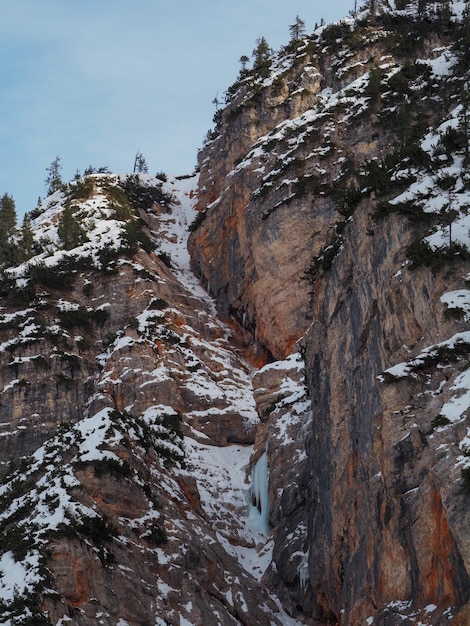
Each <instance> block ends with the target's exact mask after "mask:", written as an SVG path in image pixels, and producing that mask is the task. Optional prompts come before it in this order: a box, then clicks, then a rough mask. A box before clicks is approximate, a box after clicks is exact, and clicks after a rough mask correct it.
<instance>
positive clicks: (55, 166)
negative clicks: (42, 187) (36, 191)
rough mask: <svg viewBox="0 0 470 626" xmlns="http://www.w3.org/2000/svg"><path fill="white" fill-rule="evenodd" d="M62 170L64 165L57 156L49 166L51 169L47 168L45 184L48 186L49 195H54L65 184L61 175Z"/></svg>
mask: <svg viewBox="0 0 470 626" xmlns="http://www.w3.org/2000/svg"><path fill="white" fill-rule="evenodd" d="M61 170H62V165H61V164H60V157H59V156H57V157H56V158H55V159H54V160H53V161H52V163H51V164H50V165H49V167H47V168H46V172H47V177H46V180H45V181H44V182H45V184H46V189H47V194H48V195H49V194H51V193H54V192H55V191H58V190H59V189H60V188H61V187H62V185H63V183H62V177H61V173H60V172H61Z"/></svg>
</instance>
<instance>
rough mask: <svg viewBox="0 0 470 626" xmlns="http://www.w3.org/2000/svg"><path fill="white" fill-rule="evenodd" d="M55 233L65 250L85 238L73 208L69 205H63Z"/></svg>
mask: <svg viewBox="0 0 470 626" xmlns="http://www.w3.org/2000/svg"><path fill="white" fill-rule="evenodd" d="M57 234H58V235H59V237H60V240H61V241H62V243H63V245H64V248H65V249H66V250H71V249H72V248H75V247H76V246H78V245H79V244H80V243H82V242H83V241H84V239H85V234H84V232H83V230H82V228H81V226H80V224H79V223H78V221H77V219H76V218H75V216H74V214H73V210H72V208H71V207H70V206H67V207H65V209H64V210H63V212H62V215H61V218H60V222H59V226H58V228H57Z"/></svg>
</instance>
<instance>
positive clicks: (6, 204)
mask: <svg viewBox="0 0 470 626" xmlns="http://www.w3.org/2000/svg"><path fill="white" fill-rule="evenodd" d="M15 228H16V209H15V201H14V200H13V198H12V197H11V196H10V195H8V194H7V193H5V194H3V196H2V198H1V199H0V234H1V235H2V236H3V235H7V236H10V235H12V233H13V231H14V230H15Z"/></svg>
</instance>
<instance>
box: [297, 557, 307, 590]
mask: <svg viewBox="0 0 470 626" xmlns="http://www.w3.org/2000/svg"><path fill="white" fill-rule="evenodd" d="M297 573H298V574H299V582H300V588H301V589H302V591H304V590H305V588H306V586H307V583H308V581H309V580H310V576H309V572H308V552H307V554H304V555H303V557H302V560H301V561H300V563H299V566H298V568H297Z"/></svg>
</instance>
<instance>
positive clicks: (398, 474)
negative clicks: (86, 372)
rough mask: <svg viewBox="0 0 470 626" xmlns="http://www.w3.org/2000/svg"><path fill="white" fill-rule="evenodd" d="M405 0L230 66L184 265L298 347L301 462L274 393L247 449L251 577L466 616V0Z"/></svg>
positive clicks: (424, 617)
mask: <svg viewBox="0 0 470 626" xmlns="http://www.w3.org/2000/svg"><path fill="white" fill-rule="evenodd" d="M408 4H410V6H409V7H408V9H407V10H405V11H392V12H391V13H387V14H385V15H383V16H382V17H381V18H380V19H379V18H378V21H377V22H376V23H375V24H374V25H373V26H371V25H370V23H368V22H365V23H362V24H360V23H357V24H352V23H351V22H349V23H343V24H339V25H333V26H329V27H326V28H325V29H323V30H320V31H318V33H316V34H314V36H313V37H312V38H306V39H305V40H302V41H301V42H297V45H295V44H291V45H290V47H288V48H287V50H285V51H284V53H283V54H282V55H280V57H279V58H278V59H276V60H275V61H273V63H272V65H271V68H270V72H269V73H268V74H267V75H264V76H261V75H259V74H256V72H252V73H251V74H249V75H248V76H245V77H242V79H241V80H240V81H239V82H238V83H237V84H236V85H235V86H234V87H233V88H232V89H231V90H230V91H229V95H230V98H229V102H228V105H227V107H226V108H225V109H224V111H223V113H222V115H221V116H220V118H219V124H218V128H216V131H215V133H214V136H213V137H212V138H211V140H210V141H209V142H208V143H207V144H206V146H205V148H204V149H203V150H202V151H201V154H200V169H201V177H200V184H201V189H200V192H199V209H200V210H202V211H203V214H202V215H203V219H202V218H201V224H200V225H199V226H198V228H197V230H196V231H195V232H194V233H193V234H192V235H191V238H190V242H189V243H190V251H191V256H192V264H193V268H194V270H195V272H196V273H197V274H198V275H200V276H201V278H202V280H203V282H204V284H207V285H208V288H209V290H210V292H211V293H212V294H214V296H215V297H216V299H217V301H218V303H219V306H220V309H221V311H222V313H223V314H232V315H235V316H236V317H237V318H238V320H239V323H240V324H241V325H242V326H243V328H245V329H246V330H247V331H248V332H251V333H252V337H253V341H255V342H256V344H257V346H258V352H259V351H261V350H263V349H264V350H267V351H268V353H271V354H272V355H273V356H274V357H275V358H284V357H285V356H286V354H288V353H289V352H290V351H291V349H292V346H294V345H295V344H296V342H299V346H300V349H301V351H302V353H303V355H304V358H305V366H306V381H307V385H308V390H309V399H310V405H309V411H310V412H307V411H306V412H305V413H304V415H303V416H300V417H299V419H298V422H297V424H296V427H295V428H294V430H295V434H294V435H293V436H292V439H291V441H292V443H291V444H290V445H292V446H293V449H294V450H295V451H296V453H297V455H298V461H297V462H296V470H295V477H294V478H292V475H291V459H292V450H291V449H290V448H289V447H288V448H287V450H286V454H285V455H282V454H280V449H279V438H277V437H276V433H278V432H279V430H280V429H281V426H280V423H281V424H282V423H285V421H284V415H283V412H282V410H280V408H279V409H278V407H277V405H274V409H273V407H271V410H270V412H268V413H269V414H268V415H264V416H262V419H263V421H264V422H265V424H264V427H263V429H260V430H259V437H260V440H259V441H258V444H257V445H258V448H260V449H266V451H267V457H268V465H269V467H270V470H271V472H272V474H273V476H272V478H271V483H270V502H271V514H270V521H271V523H272V526H273V530H272V535H273V538H274V552H273V561H272V563H271V565H270V566H269V568H268V570H267V572H266V574H265V577H264V580H265V581H266V582H267V584H268V585H269V586H270V587H272V588H275V589H276V591H277V593H278V594H279V595H280V597H281V599H282V602H283V604H284V606H285V607H287V609H288V612H289V613H290V614H292V615H296V616H297V618H298V619H300V620H305V622H306V623H325V624H326V623H330V624H331V623H341V624H359V623H364V624H365V623H377V624H393V623H401V621H402V620H403V619H406V618H409V619H412V620H413V623H415V622H416V621H420V623H426V624H427V623H429V624H439V623H447V621H448V620H449V619H453V620H454V622H453V623H462V624H466V623H468V619H469V613H468V605H467V602H468V600H469V597H468V593H469V591H468V590H469V579H468V572H469V570H468V558H469V557H468V547H469V545H470V544H469V530H468V528H469V526H468V489H467V485H468V483H467V479H468V476H467V474H468V470H467V468H468V465H469V462H468V421H467V420H468V406H469V404H468V387H469V378H468V369H467V367H468V347H469V343H468V339H469V335H468V320H469V318H468V302H469V295H470V294H469V291H468V283H467V281H468V276H469V275H468V258H469V255H468V247H467V246H468V243H469V222H468V217H467V216H468V197H469V196H468V173H467V167H468V157H467V153H468V148H467V146H468V134H467V128H468V126H467V101H466V97H467V96H466V92H465V85H466V80H467V79H466V76H467V71H468V59H467V53H466V52H465V50H466V43H465V41H466V39H465V38H466V36H467V27H466V25H465V24H466V20H467V19H468V17H467V16H466V14H465V13H463V10H464V3H457V2H455V3H450V4H449V5H448V6H447V5H446V7H445V8H446V10H447V11H448V13H445V14H444V13H443V11H444V9H443V8H442V7H433V8H434V9H435V10H436V13H434V14H433V13H432V11H429V12H428V13H427V14H425V15H426V17H424V15H423V17H422V18H419V19H417V13H416V7H414V5H413V4H412V3H408ZM402 8H403V6H402ZM461 20H463V22H462V21H461ZM238 137H240V140H239V141H236V140H235V139H236V138H238ZM254 381H255V383H256V377H255V379H254ZM255 397H256V396H255ZM278 397H279V398H282V393H281V392H279V394H278ZM281 404H282V402H281ZM289 421H290V420H289ZM284 473H285V476H283V474H284Z"/></svg>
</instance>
